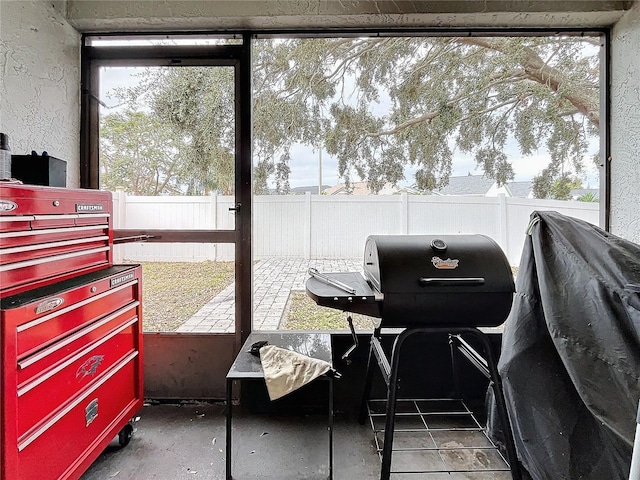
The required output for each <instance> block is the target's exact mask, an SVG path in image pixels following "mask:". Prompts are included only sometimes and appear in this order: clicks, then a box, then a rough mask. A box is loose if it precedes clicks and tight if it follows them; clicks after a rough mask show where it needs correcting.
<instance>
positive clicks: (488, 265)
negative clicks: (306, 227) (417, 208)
mask: <svg viewBox="0 0 640 480" xmlns="http://www.w3.org/2000/svg"><path fill="white" fill-rule="evenodd" d="M363 271H364V274H361V273H358V272H341V273H320V272H318V271H316V270H314V269H311V270H310V271H309V273H310V275H311V278H309V279H308V280H307V283H306V289H307V294H308V295H309V296H310V297H311V298H312V299H313V300H314V301H315V302H316V303H317V304H318V305H322V306H325V307H330V308H335V309H339V310H344V311H347V312H353V313H360V314H364V315H368V316H372V317H377V318H380V319H381V321H380V325H379V327H377V328H376V329H375V330H374V334H373V336H372V338H371V349H370V352H369V362H368V366H367V374H366V381H365V391H364V394H363V402H362V408H361V414H360V417H361V418H360V420H361V423H364V420H365V419H366V417H367V413H368V405H369V403H368V402H369V394H370V390H371V383H372V377H373V366H374V363H375V362H374V358H375V360H376V361H377V364H378V366H379V368H380V371H381V372H382V375H383V377H384V379H385V382H386V384H387V387H388V388H387V400H386V418H385V422H386V423H385V430H384V443H383V448H381V449H380V450H381V452H382V455H381V458H382V470H381V475H380V478H381V479H383V480H386V479H388V478H389V476H390V473H391V455H392V448H393V447H392V445H393V433H394V422H395V420H394V419H395V413H396V412H395V409H396V397H397V386H398V366H399V361H400V353H401V347H402V345H403V343H404V341H405V340H406V339H407V338H408V337H409V336H411V335H413V334H416V333H420V334H432V333H447V334H449V338H450V343H451V345H452V348H454V346H455V348H456V350H457V351H460V352H462V354H463V355H464V357H465V358H466V359H468V360H469V361H470V362H471V364H472V365H474V366H475V367H476V368H478V369H479V370H480V371H481V372H482V373H483V374H484V375H485V376H486V377H487V378H488V379H489V380H490V381H491V384H492V386H493V388H494V393H495V399H496V407H497V411H498V415H499V417H500V419H501V420H502V424H503V428H504V430H505V437H506V438H505V443H506V449H507V456H508V463H509V469H510V470H511V473H512V477H513V478H514V479H520V478H521V477H520V470H519V465H518V462H517V457H516V452H515V446H514V443H513V437H512V435H511V428H510V423H509V419H508V417H507V413H506V408H505V404H504V395H503V392H502V384H501V380H500V377H499V375H498V372H497V368H496V361H495V359H494V357H493V354H492V351H491V346H490V343H489V341H488V339H487V337H486V336H485V335H484V334H483V333H482V332H481V331H480V330H479V329H478V328H477V327H494V326H498V325H501V324H502V323H503V322H504V321H505V319H506V318H507V316H508V314H509V311H510V309H511V303H512V299H513V292H514V290H515V288H514V283H513V274H512V272H511V268H510V266H509V263H508V262H507V259H506V258H505V255H504V253H503V252H502V250H501V249H500V247H499V246H498V244H496V243H495V242H494V241H493V240H492V239H490V238H489V237H486V236H484V235H442V236H431V235H372V236H369V237H368V238H367V241H366V244H365V250H364V265H363ZM349 325H350V327H351V329H352V335H353V336H354V338H356V339H357V337H355V333H354V332H353V327H352V323H351V321H350V317H349ZM390 327H391V328H396V329H397V328H402V329H403V330H402V332H401V333H400V334H398V335H397V337H396V339H395V342H394V346H393V351H392V356H391V363H389V360H388V359H387V356H386V354H385V353H384V350H383V348H382V344H381V343H380V337H381V331H382V329H384V328H390ZM463 337H474V338H476V339H477V340H478V341H479V343H480V345H482V347H483V348H482V349H483V353H484V356H483V355H481V354H480V353H478V352H477V351H476V350H475V349H473V347H471V345H470V344H469V343H468V342H467V341H466V340H465V339H464V338H463ZM351 350H352V349H351ZM452 355H453V352H452ZM452 358H454V357H453V356H452Z"/></svg>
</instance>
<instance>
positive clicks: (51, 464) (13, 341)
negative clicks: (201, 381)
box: [0, 265, 143, 480]
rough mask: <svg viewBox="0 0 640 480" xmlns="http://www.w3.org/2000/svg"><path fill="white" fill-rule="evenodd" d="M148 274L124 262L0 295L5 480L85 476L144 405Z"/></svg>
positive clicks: (1, 479)
mask: <svg viewBox="0 0 640 480" xmlns="http://www.w3.org/2000/svg"><path fill="white" fill-rule="evenodd" d="M141 274H142V269H141V267H140V266H139V265H116V266H112V267H107V268H103V269H100V270H97V271H94V272H91V273H87V274H83V275H79V276H76V277H74V278H69V279H66V280H62V281H57V282H55V283H52V284H49V285H46V286H42V287H39V288H35V289H31V290H28V291H25V292H21V293H19V294H16V295H11V296H3V297H2V298H0V307H1V309H0V320H1V323H0V341H1V343H0V347H1V353H2V370H1V371H0V375H1V377H0V379H1V382H0V394H1V396H0V398H1V399H2V400H1V401H2V409H3V410H2V411H3V416H2V417H1V421H0V445H1V447H0V451H1V454H0V480H9V479H12V480H13V479H19V478H20V479H21V478H25V479H31V478H33V479H36V478H37V479H38V480H48V479H77V478H79V477H80V475H81V474H82V472H84V470H85V469H86V468H87V467H88V465H89V464H90V463H91V462H92V461H93V460H94V459H95V458H96V457H97V456H98V455H99V454H100V452H101V451H102V449H103V448H104V447H105V446H106V445H107V444H108V443H109V442H110V440H111V439H112V438H113V437H114V436H115V435H117V434H118V432H119V431H120V429H122V428H123V427H124V426H125V425H126V424H127V422H128V421H129V420H130V419H131V417H132V416H133V415H135V413H136V412H137V410H138V409H140V408H141V407H142V401H143V390H142V388H143V376H142V362H143V350H142V321H141V286H140V283H141Z"/></svg>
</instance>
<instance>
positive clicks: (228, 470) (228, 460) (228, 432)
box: [225, 378, 233, 480]
mask: <svg viewBox="0 0 640 480" xmlns="http://www.w3.org/2000/svg"><path fill="white" fill-rule="evenodd" d="M232 390H233V380H231V379H229V378H228V379H227V428H226V435H227V440H226V443H227V451H226V458H225V462H226V463H225V472H226V479H227V480H232V478H233V477H232V476H231V414H232V412H231V410H232V409H233V402H232V400H231V396H232Z"/></svg>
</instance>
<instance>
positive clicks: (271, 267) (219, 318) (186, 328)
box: [176, 257, 362, 333]
mask: <svg viewBox="0 0 640 480" xmlns="http://www.w3.org/2000/svg"><path fill="white" fill-rule="evenodd" d="M311 267H313V268H317V269H318V270H319V271H320V272H323V273H328V272H354V271H359V272H361V271H362V260H361V259H324V260H322V259H320V260H318V259H313V260H305V259H291V258H278V257H273V258H267V259H264V260H260V261H259V262H258V263H257V264H256V265H254V267H253V268H254V270H253V277H254V279H253V295H254V297H253V301H254V306H253V323H254V329H256V330H277V329H278V327H279V326H280V322H281V321H282V315H283V313H284V310H285V307H286V305H287V300H288V298H289V294H290V293H291V291H292V290H293V291H302V292H304V284H305V282H306V281H307V278H309V274H308V273H307V272H308V270H309V268H311ZM234 318H235V285H234V284H232V285H230V286H228V287H226V288H225V289H224V290H222V291H221V292H220V293H219V294H218V295H216V296H215V297H214V298H212V299H211V300H210V301H209V303H207V304H206V305H204V306H203V307H202V308H201V309H200V310H198V311H197V312H196V313H195V314H194V315H193V316H192V317H191V318H189V319H188V320H187V321H186V322H185V323H183V324H182V325H181V326H180V327H179V328H178V329H177V330H176V331H178V332H215V333H230V332H233V331H234Z"/></svg>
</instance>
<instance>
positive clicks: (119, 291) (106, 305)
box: [4, 267, 139, 358]
mask: <svg viewBox="0 0 640 480" xmlns="http://www.w3.org/2000/svg"><path fill="white" fill-rule="evenodd" d="M114 269H115V270H114ZM120 270H121V269H120V267H111V268H109V269H103V270H98V271H97V272H92V273H89V274H87V275H82V276H81V277H78V278H74V279H70V280H65V281H63V282H58V283H56V284H55V286H56V287H62V288H47V287H44V288H41V289H38V290H39V291H40V292H42V293H45V292H46V293H49V294H48V295H46V296H44V297H38V298H36V299H33V297H29V296H28V295H26V297H27V298H28V300H27V301H25V295H24V294H21V295H17V296H14V297H10V299H9V300H6V301H4V304H6V305H7V306H8V307H9V306H10V304H11V303H12V301H13V302H14V303H15V304H16V306H15V307H14V308H11V309H10V311H9V312H8V315H9V318H10V319H11V321H12V322H14V323H15V329H16V351H17V356H18V358H24V357H25V356H26V355H29V354H31V353H33V352H35V351H37V350H40V349H42V348H44V347H46V346H47V345H50V344H51V343H53V342H56V341H57V340H59V339H61V338H62V337H65V336H67V335H69V334H70V333H73V332H75V331H76V330H78V329H80V328H82V327H83V326H85V325H88V324H90V323H93V322H95V321H96V320H98V319H100V318H102V317H103V316H104V315H105V314H106V313H107V312H113V311H115V310H118V309H120V308H122V307H124V306H126V305H129V304H131V303H132V302H134V301H136V300H137V296H138V290H139V288H138V284H139V276H136V275H135V272H134V271H131V270H123V271H122V272H120ZM108 272H111V273H112V275H107V276H106V277H105V276H104V275H105V273H108ZM29 293H30V292H29ZM13 299H15V300H13ZM21 300H22V301H21Z"/></svg>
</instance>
